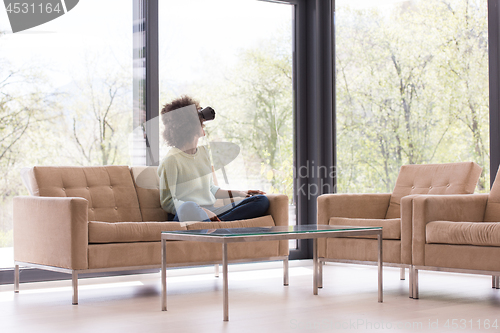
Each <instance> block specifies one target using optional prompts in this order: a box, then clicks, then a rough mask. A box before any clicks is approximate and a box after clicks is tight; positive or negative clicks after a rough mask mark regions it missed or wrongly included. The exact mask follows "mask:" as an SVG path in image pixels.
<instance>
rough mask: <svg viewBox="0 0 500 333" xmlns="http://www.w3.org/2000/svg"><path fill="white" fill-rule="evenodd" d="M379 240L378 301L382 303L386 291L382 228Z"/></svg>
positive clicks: (378, 236)
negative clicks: (383, 271) (383, 269)
mask: <svg viewBox="0 0 500 333" xmlns="http://www.w3.org/2000/svg"><path fill="white" fill-rule="evenodd" d="M377 240H378V302H379V303H382V302H383V301H384V295H383V294H384V291H383V283H382V256H383V253H382V230H380V233H379V234H378V235H377Z"/></svg>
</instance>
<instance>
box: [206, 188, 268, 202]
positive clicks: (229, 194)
mask: <svg viewBox="0 0 500 333" xmlns="http://www.w3.org/2000/svg"><path fill="white" fill-rule="evenodd" d="M257 194H266V193H265V192H262V191H259V190H248V191H236V190H223V189H221V188H219V189H218V190H217V192H215V198H216V199H228V198H236V197H243V198H246V197H250V196H252V195H257Z"/></svg>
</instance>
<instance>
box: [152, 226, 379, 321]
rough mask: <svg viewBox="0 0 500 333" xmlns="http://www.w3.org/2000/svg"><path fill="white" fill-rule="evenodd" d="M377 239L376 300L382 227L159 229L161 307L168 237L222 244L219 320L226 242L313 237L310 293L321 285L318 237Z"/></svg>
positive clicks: (226, 307) (226, 308) (225, 291)
mask: <svg viewBox="0 0 500 333" xmlns="http://www.w3.org/2000/svg"><path fill="white" fill-rule="evenodd" d="M369 235H375V236H377V239H378V301H379V302H382V301H383V292H382V228H381V227H350V226H333V225H315V224H314V225H313V224H309V225H295V226H277V227H255V228H228V229H204V230H180V231H163V232H162V233H161V309H162V311H166V310H167V274H166V268H167V255H168V253H166V251H167V247H166V242H167V241H168V240H176V241H195V242H196V241H197V242H212V243H221V244H222V278H223V309H224V316H223V320H224V321H228V320H229V303H228V279H227V275H228V274H227V264H228V260H227V244H229V243H236V242H257V241H270V240H287V239H313V294H314V295H317V294H318V286H319V285H322V282H321V281H322V278H323V277H322V274H323V273H322V272H323V270H322V269H321V267H320V263H319V260H318V238H329V237H349V236H369ZM284 269H285V270H286V271H285V272H284V274H285V280H288V279H287V277H288V265H284Z"/></svg>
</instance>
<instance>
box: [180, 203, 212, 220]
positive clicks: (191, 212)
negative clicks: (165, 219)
mask: <svg viewBox="0 0 500 333" xmlns="http://www.w3.org/2000/svg"><path fill="white" fill-rule="evenodd" d="M174 221H177V222H186V221H210V218H208V215H207V213H206V212H205V211H204V210H203V209H202V208H201V207H200V206H199V205H198V204H197V203H195V202H192V201H186V202H185V203H183V204H182V205H180V206H179V208H177V214H175V217H174Z"/></svg>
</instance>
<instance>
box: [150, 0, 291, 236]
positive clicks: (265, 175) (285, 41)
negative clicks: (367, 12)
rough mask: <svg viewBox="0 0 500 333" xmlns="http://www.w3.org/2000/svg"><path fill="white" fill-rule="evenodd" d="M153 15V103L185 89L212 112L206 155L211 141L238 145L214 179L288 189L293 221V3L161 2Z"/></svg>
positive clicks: (230, 185)
mask: <svg viewBox="0 0 500 333" xmlns="http://www.w3.org/2000/svg"><path fill="white" fill-rule="evenodd" d="M159 21H160V45H159V49H160V104H165V103H166V102H167V101H169V100H172V99H173V98H175V97H178V96H180V95H183V94H188V95H191V96H193V97H194V98H196V99H198V100H199V101H200V103H201V105H202V106H208V105H210V106H212V107H213V108H214V109H215V110H216V118H215V120H214V121H212V122H207V123H206V125H207V127H206V132H207V136H206V137H205V142H204V143H202V144H207V145H211V146H212V147H211V148H212V149H211V151H212V157H213V158H216V157H217V156H215V155H216V154H217V153H220V152H218V151H217V149H214V148H215V147H213V145H214V143H216V142H230V143H234V144H236V145H237V147H239V149H240V152H239V155H238V156H237V157H236V159H234V161H231V160H232V159H230V160H229V162H230V163H228V164H227V165H225V166H224V168H219V169H218V170H216V178H217V180H218V182H219V185H220V186H221V187H223V188H227V189H261V190H264V191H265V192H267V193H283V194H287V195H288V197H289V198H290V223H291V224H295V223H296V222H295V205H294V202H293V197H294V196H293V182H294V180H293V156H294V147H293V139H294V137H293V119H294V115H293V112H294V98H293V88H292V75H293V73H292V69H293V67H292V62H293V61H292V6H291V5H286V4H277V3H269V2H261V1H255V0H240V1H232V0H215V1H195V0H190V1H174V0H170V1H160V12H159ZM160 123H161V122H160ZM161 131H162V129H161V128H160V132H161ZM167 149H168V147H165V145H163V146H162V147H161V153H160V156H164V155H165V153H166V151H167ZM214 154H215V155H214ZM294 244H295V242H294Z"/></svg>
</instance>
